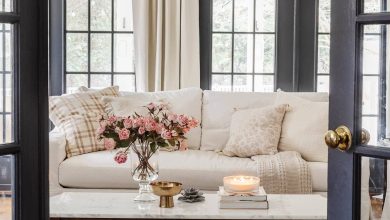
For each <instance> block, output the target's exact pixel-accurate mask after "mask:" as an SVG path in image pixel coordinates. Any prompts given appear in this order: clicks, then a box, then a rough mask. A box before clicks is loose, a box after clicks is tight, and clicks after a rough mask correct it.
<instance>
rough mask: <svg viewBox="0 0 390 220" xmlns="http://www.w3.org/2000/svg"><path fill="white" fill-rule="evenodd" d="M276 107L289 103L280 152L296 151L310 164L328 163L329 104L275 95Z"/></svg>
mask: <svg viewBox="0 0 390 220" xmlns="http://www.w3.org/2000/svg"><path fill="white" fill-rule="evenodd" d="M275 104H289V105H290V107H291V110H290V111H289V112H288V113H286V115H285V117H284V121H283V126H282V134H281V136H280V142H279V147H278V149H279V151H297V152H299V153H300V154H301V155H302V157H303V159H305V160H307V161H311V162H327V161H328V147H327V146H326V144H325V142H324V134H325V132H326V131H327V129H328V106H329V103H328V102H312V101H309V100H306V99H302V98H299V97H297V96H293V95H289V94H287V93H284V92H278V95H277V97H276V100H275Z"/></svg>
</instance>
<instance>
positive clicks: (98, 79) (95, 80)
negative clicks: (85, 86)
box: [90, 74, 111, 89]
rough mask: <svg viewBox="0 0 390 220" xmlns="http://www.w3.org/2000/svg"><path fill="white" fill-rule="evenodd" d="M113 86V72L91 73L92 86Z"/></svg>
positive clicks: (100, 87)
mask: <svg viewBox="0 0 390 220" xmlns="http://www.w3.org/2000/svg"><path fill="white" fill-rule="evenodd" d="M108 86H111V74H91V86H90V87H91V88H94V89H102V88H105V87H108Z"/></svg>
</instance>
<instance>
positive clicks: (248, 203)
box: [218, 186, 268, 209]
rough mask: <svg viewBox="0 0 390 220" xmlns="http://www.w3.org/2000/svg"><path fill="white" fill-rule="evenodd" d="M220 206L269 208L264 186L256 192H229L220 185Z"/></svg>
mask: <svg viewBox="0 0 390 220" xmlns="http://www.w3.org/2000/svg"><path fill="white" fill-rule="evenodd" d="M218 195H219V208H221V209H268V201H267V194H266V193H265V191H264V188H263V187H259V191H258V192H255V193H245V194H240V193H229V192H226V191H225V190H224V188H223V186H220V187H219V191H218Z"/></svg>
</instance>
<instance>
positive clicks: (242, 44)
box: [234, 34, 253, 73]
mask: <svg viewBox="0 0 390 220" xmlns="http://www.w3.org/2000/svg"><path fill="white" fill-rule="evenodd" d="M252 69H253V35H252V34H235V35H234V72H238V73H249V72H252Z"/></svg>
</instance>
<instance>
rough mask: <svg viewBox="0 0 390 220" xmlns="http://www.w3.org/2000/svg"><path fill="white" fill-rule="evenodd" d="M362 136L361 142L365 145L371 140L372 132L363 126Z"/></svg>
mask: <svg viewBox="0 0 390 220" xmlns="http://www.w3.org/2000/svg"><path fill="white" fill-rule="evenodd" d="M360 138H361V144H363V145H365V144H368V142H370V132H368V131H367V130H366V129H364V128H362V133H361V134H360Z"/></svg>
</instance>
